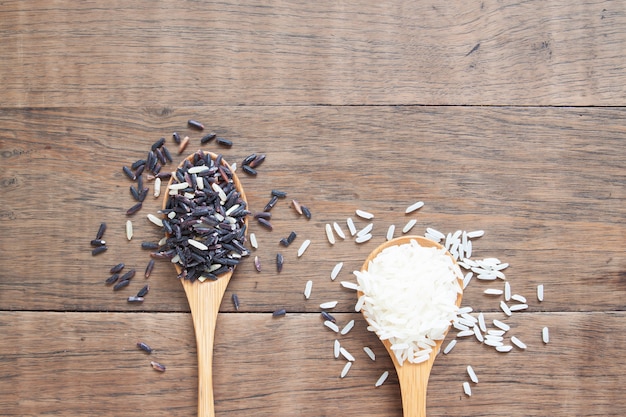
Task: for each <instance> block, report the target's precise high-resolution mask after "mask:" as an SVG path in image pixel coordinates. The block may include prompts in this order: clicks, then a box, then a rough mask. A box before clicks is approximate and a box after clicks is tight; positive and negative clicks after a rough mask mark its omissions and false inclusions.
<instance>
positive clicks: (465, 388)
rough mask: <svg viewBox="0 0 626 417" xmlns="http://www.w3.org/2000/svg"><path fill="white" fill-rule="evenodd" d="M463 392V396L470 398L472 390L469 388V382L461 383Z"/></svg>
mask: <svg viewBox="0 0 626 417" xmlns="http://www.w3.org/2000/svg"><path fill="white" fill-rule="evenodd" d="M463 392H464V393H465V395H467V396H468V397H471V396H472V388H471V387H470V384H469V382H467V381H465V382H463Z"/></svg>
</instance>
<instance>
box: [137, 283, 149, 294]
mask: <svg viewBox="0 0 626 417" xmlns="http://www.w3.org/2000/svg"><path fill="white" fill-rule="evenodd" d="M148 291H150V285H149V284H146V285H144V286H143V287H142V288H141V289H140V290H139V291H138V292H137V297H145V296H146V295H147V294H148Z"/></svg>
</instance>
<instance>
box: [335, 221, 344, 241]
mask: <svg viewBox="0 0 626 417" xmlns="http://www.w3.org/2000/svg"><path fill="white" fill-rule="evenodd" d="M333 229H335V233H337V236H339V237H340V238H342V239H345V238H346V234H345V233H344V232H343V230H341V226H339V223H337V222H333Z"/></svg>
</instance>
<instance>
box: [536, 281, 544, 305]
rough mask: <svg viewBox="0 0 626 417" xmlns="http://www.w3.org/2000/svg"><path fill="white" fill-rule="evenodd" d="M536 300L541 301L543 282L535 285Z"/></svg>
mask: <svg viewBox="0 0 626 417" xmlns="http://www.w3.org/2000/svg"><path fill="white" fill-rule="evenodd" d="M537 300H539V301H540V302H541V301H543V284H539V285H537Z"/></svg>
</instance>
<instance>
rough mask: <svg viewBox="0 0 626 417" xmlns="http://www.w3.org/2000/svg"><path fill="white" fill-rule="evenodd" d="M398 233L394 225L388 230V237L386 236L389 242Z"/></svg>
mask: <svg viewBox="0 0 626 417" xmlns="http://www.w3.org/2000/svg"><path fill="white" fill-rule="evenodd" d="M395 232H396V226H395V225H394V224H392V225H390V226H389V228H388V229H387V235H386V236H385V237H386V238H387V240H391V239H393V234H394V233H395Z"/></svg>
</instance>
